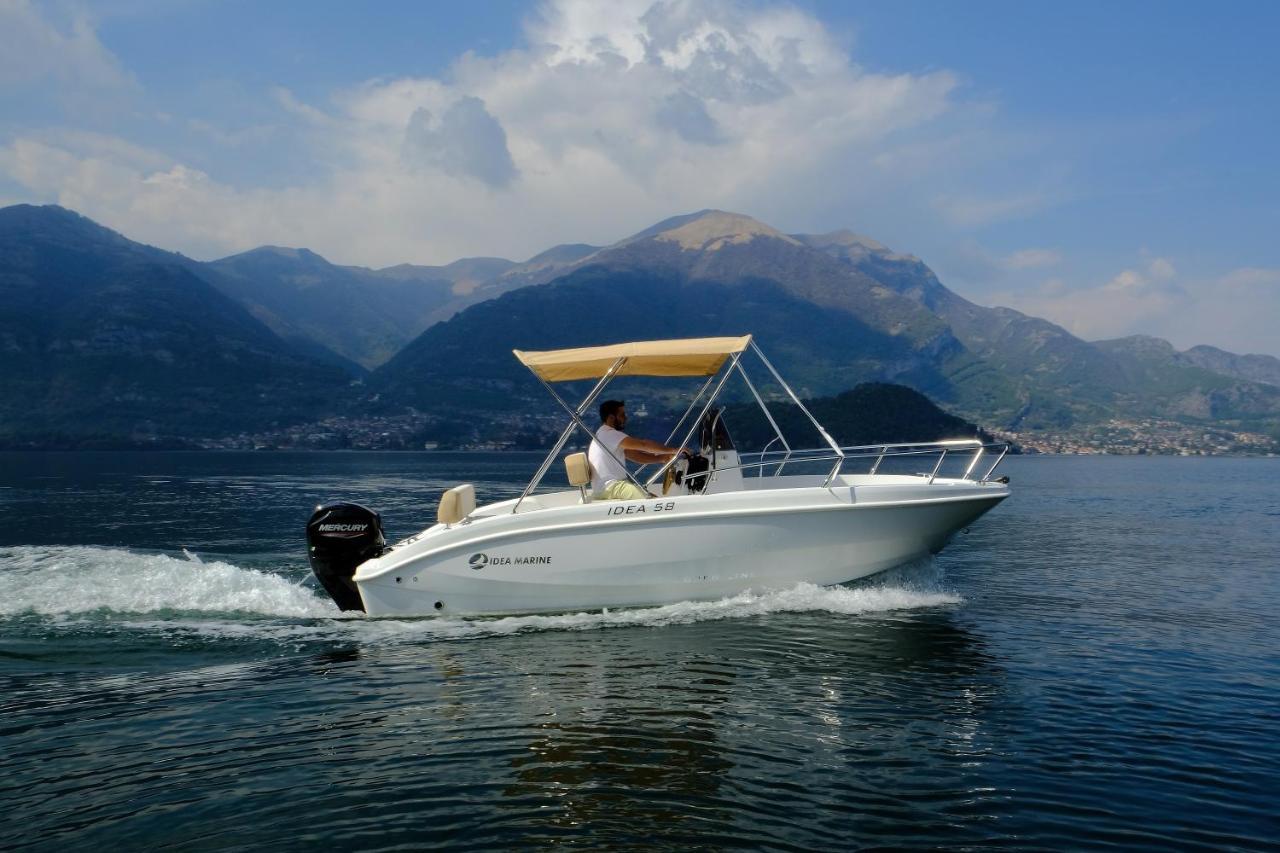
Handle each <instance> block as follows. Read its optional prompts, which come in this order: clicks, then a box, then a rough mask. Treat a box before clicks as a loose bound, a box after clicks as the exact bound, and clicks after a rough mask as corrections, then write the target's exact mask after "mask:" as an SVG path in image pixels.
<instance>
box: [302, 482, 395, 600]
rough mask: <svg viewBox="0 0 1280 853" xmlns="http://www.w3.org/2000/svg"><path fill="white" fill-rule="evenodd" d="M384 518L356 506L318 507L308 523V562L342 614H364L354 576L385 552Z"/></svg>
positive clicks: (333, 505)
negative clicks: (344, 612)
mask: <svg viewBox="0 0 1280 853" xmlns="http://www.w3.org/2000/svg"><path fill="white" fill-rule="evenodd" d="M386 547H387V540H386V537H385V536H384V535H383V533H382V516H380V515H378V513H376V512H374V511H373V510H371V509H369V508H367V507H363V506H360V504H353V503H334V504H326V505H324V506H319V507H316V511H315V512H314V513H312V514H311V519H310V520H309V521H308V522H307V559H308V560H309V561H310V563H311V571H312V572H314V573H315V576H316V579H317V580H319V581H320V585H321V586H323V587H324V589H325V592H327V593H329V596H330V597H331V598H333V600H334V601H335V602H337V604H338V607H339V608H340V609H342V610H364V602H363V601H361V600H360V591H359V590H358V589H357V588H356V584H355V581H353V580H352V576H353V575H355V573H356V568H357V567H358V566H359V565H360V564H361V563H363V562H365V561H366V560H372V559H373V558H374V557H377V556H378V555H379V554H381V553H382V552H383V551H385V550H386Z"/></svg>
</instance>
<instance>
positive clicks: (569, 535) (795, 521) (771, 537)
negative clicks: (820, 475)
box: [355, 483, 1008, 616]
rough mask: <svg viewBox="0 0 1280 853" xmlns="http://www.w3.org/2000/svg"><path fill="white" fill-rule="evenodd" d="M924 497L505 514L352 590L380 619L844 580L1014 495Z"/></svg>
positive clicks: (690, 501) (746, 497) (370, 572)
mask: <svg viewBox="0 0 1280 853" xmlns="http://www.w3.org/2000/svg"><path fill="white" fill-rule="evenodd" d="M916 488H917V490H923V491H919V496H918V497H917V496H915V495H913V494H908V493H903V490H901V489H899V490H898V492H899V493H900V494H898V495H897V496H896V498H895V496H894V495H893V494H892V493H886V494H883V495H878V496H877V495H876V494H874V492H875V490H874V489H872V490H867V489H861V490H858V489H853V488H845V489H835V490H832V489H825V488H822V489H802V490H796V491H794V492H792V493H790V494H787V495H786V496H785V497H786V500H785V501H781V502H780V501H779V500H778V496H777V495H776V494H772V495H771V494H763V493H755V494H753V493H750V492H747V493H741V494H736V495H724V496H694V497H681V498H675V499H652V500H648V501H636V502H626V503H615V502H609V503H603V502H601V503H593V504H587V505H584V506H576V507H566V508H563V509H550V510H540V511H539V512H538V513H537V516H538V517H537V519H536V522H535V523H530V522H529V521H528V519H527V517H522V516H519V515H514V514H503V513H502V512H495V513H494V514H492V515H491V516H489V517H487V518H482V519H480V520H478V521H477V522H476V523H474V524H471V525H464V526H459V527H455V528H452V529H446V530H439V529H437V528H433V529H432V530H429V531H426V533H424V534H423V535H422V536H421V537H420V538H419V539H418V541H414V542H410V543H408V544H406V545H404V546H402V547H398V548H396V549H395V550H393V551H392V552H390V553H389V554H387V555H386V556H384V557H381V558H379V559H378V560H374V561H370V562H369V563H366V564H364V565H362V566H361V567H360V569H359V570H358V571H357V573H356V576H355V582H356V585H357V587H358V589H359V592H360V596H361V598H362V600H363V602H364V606H365V611H366V612H367V613H368V614H369V615H371V616H418V615H431V614H502V613H538V612H565V611H574V610H592V609H600V608H604V607H609V608H613V607H629V606H640V605H660V604H669V603H674V602H678V601H689V600H715V599H719V598H723V597H726V596H731V595H735V594H738V593H741V592H744V591H746V590H757V591H763V590H770V589H785V588H789V587H792V586H794V585H795V584H797V583H801V582H808V583H814V584H820V585H829V584H837V583H843V582H845V581H851V580H855V579H858V578H862V577H866V576H868V575H871V574H875V573H876V572H880V571H884V570H886V569H889V568H892V567H894V566H898V565H902V564H903V563H907V562H910V561H912V560H915V559H918V558H920V557H923V556H926V555H928V554H931V553H935V552H937V551H938V550H940V549H941V548H942V547H943V546H944V545H945V544H946V542H947V541H948V540H949V539H950V538H951V536H952V535H953V534H954V533H955V532H956V531H958V530H960V529H962V528H964V527H965V526H966V525H968V524H970V523H972V522H973V521H974V520H975V519H977V518H978V517H979V516H981V515H982V514H983V513H985V512H986V511H987V510H989V509H990V508H991V507H993V506H995V505H996V504H998V503H999V502H1000V501H1001V500H1003V499H1004V498H1005V497H1006V496H1007V495H1008V491H1007V489H1005V488H1004V487H1003V486H999V485H997V484H973V483H968V484H966V486H965V487H963V488H959V489H951V490H950V491H948V490H945V489H944V490H938V489H935V487H933V486H928V487H923V486H921V487H916ZM930 489H932V490H933V492H930V491H927V490H930ZM938 492H940V494H938ZM877 497H878V498H880V499H877ZM904 498H905V499H904Z"/></svg>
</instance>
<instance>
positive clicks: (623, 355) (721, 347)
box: [511, 335, 845, 513]
mask: <svg viewBox="0 0 1280 853" xmlns="http://www.w3.org/2000/svg"><path fill="white" fill-rule="evenodd" d="M748 349H750V350H751V351H752V352H754V353H755V354H756V356H757V357H759V359H760V362H761V363H762V364H763V365H764V367H765V369H766V370H768V372H769V374H770V375H771V376H772V377H773V379H774V380H775V381H776V382H777V383H778V385H779V386H781V387H782V389H783V390H784V391H785V392H786V394H787V396H788V397H789V398H790V399H791V401H792V402H793V403H795V404H796V406H797V407H798V408H799V409H800V411H801V412H803V413H804V415H805V417H807V418H808V419H809V422H810V423H812V424H813V426H814V428H815V429H817V430H818V434H819V435H821V436H822V438H823V440H824V441H825V442H826V443H827V445H828V446H829V447H830V448H831V450H832V452H833V454H834V459H835V466H834V467H833V468H832V470H831V473H830V474H829V475H828V477H827V484H829V483H830V482H831V480H832V479H834V477H835V476H836V474H837V473H838V472H839V470H840V466H841V465H842V464H843V462H844V455H845V454H844V451H843V450H842V449H841V448H840V446H839V445H838V444H836V442H835V441H834V440H833V439H832V438H831V436H830V435H829V434H828V433H827V431H826V429H824V428H823V426H822V424H820V423H818V421H817V419H815V418H814V417H813V415H812V414H811V413H810V412H809V410H808V409H807V408H805V405H804V403H802V402H800V398H799V397H797V396H796V393H795V392H794V391H792V390H791V386H790V385H788V384H787V383H786V380H784V379H783V378H782V377H781V376H780V375H779V374H778V371H777V370H775V369H774V367H773V365H772V364H771V363H770V362H769V360H768V359H767V358H765V356H764V353H762V352H761V351H760V348H759V347H757V346H756V344H755V342H754V341H753V340H752V339H751V336H750V335H743V336H741V337H730V338H684V339H678V340H669V341H636V342H632V343H625V344H612V345H609V346H601V347H581V348H577V349H565V350H549V351H544V352H524V351H521V350H512V352H513V353H514V354H515V357H516V358H517V359H519V360H520V362H521V364H523V365H525V366H526V367H528V368H529V370H531V371H532V372H533V375H534V376H536V377H538V381H540V382H541V383H542V385H543V387H544V388H546V389H547V393H549V394H550V395H551V397H552V398H553V399H554V400H555V401H556V402H557V403H558V404H559V405H560V407H561V408H563V409H564V410H565V411H566V412H567V413H568V414H569V423H568V424H567V425H566V426H565V428H564V431H563V432H561V433H560V438H559V439H558V440H557V441H556V443H555V445H554V446H553V447H552V448H551V452H550V453H548V454H547V458H546V459H545V460H543V462H542V465H541V467H539V468H538V472H537V473H536V474H534V476H533V479H532V480H530V481H529V485H528V486H527V487H525V490H524V492H523V493H522V494H521V495H520V498H519V500H517V501H516V502H515V505H514V506H512V508H511V511H512V512H513V513H514V512H516V511H517V510H519V508H520V504H521V503H522V502H523V501H524V499H525V498H527V497H528V496H529V495H530V494H532V492H533V490H534V489H536V488H537V487H538V485H539V484H540V483H541V482H542V478H543V477H544V476H546V473H547V471H548V470H549V469H550V468H551V465H552V464H553V463H554V462H555V459H556V457H557V456H559V455H560V451H561V450H563V449H564V446H565V443H566V442H568V440H569V437H570V436H571V435H573V431H574V430H575V429H581V430H582V431H583V432H584V433H586V435H587V437H588V438H594V437H595V431H594V430H592V429H591V428H590V427H589V426H587V425H586V423H584V422H583V420H582V416H583V414H584V413H585V412H586V411H587V410H588V409H589V408H590V407H591V405H592V404H593V403H594V402H595V401H596V400H597V399H599V397H600V394H601V393H603V391H604V389H605V388H606V387H608V385H609V383H610V382H612V381H613V380H614V379H616V378H617V377H619V376H706V377H707V381H706V382H704V383H703V385H702V387H701V388H700V389H699V390H698V393H697V394H696V395H695V396H694V398H693V400H692V401H691V402H690V403H689V408H688V409H686V410H685V413H684V415H682V416H681V418H680V420H679V422H678V423H677V424H676V429H675V430H674V431H673V432H672V434H671V437H669V438H668V439H667V442H668V443H670V441H671V439H672V438H674V437H675V435H676V433H677V432H678V431H679V430H680V427H681V426H683V425H684V423H685V421H686V420H687V419H688V417H689V414H690V413H691V412H692V411H693V410H694V409H695V408H696V407H697V405H698V403H699V402H701V401H702V399H703V397H704V396H706V402H705V404H703V407H702V412H701V413H700V414H699V415H698V417H696V418H694V419H693V422H692V425H691V426H690V428H689V430H688V432H687V433H686V434H685V436H684V438H683V440H682V441H681V442H680V445H679V446H680V447H681V448H682V449H683V448H685V447H687V446H688V444H689V441H690V440H692V438H693V434H694V432H695V431H696V430H697V428H698V424H699V423H701V421H702V418H703V416H704V415H705V414H706V413H707V412H708V411H709V410H710V409H711V406H712V405H713V404H714V403H715V401H716V400H717V399H718V398H719V396H720V392H721V391H722V390H723V389H724V386H725V382H726V381H727V380H728V379H729V377H730V376H731V375H732V374H733V373H734V372H735V371H736V372H738V373H739V374H740V375H741V376H742V378H743V379H744V380H745V381H746V383H747V387H748V388H749V389H750V390H751V394H752V396H753V397H755V400H756V402H757V403H758V404H759V406H760V408H761V410H762V411H763V412H764V415H765V417H766V418H767V419H768V420H769V424H770V425H771V426H772V427H773V429H774V432H775V433H777V436H778V440H780V441H781V442H782V445H783V447H784V448H786V452H787V453H788V455H789V454H790V451H791V448H790V445H788V444H787V442H786V439H785V438H784V437H783V435H782V431H781V430H780V429H779V428H778V424H777V422H776V421H774V419H773V415H772V414H770V412H769V408H768V407H767V406H766V405H765V403H764V400H763V399H761V397H760V395H759V394H758V393H757V392H756V388H755V386H754V385H753V384H752V383H751V379H750V378H749V377H748V376H747V373H746V371H745V370H744V369H743V367H742V356H743V353H744V352H746V351H747V350H748ZM726 365H727V367H726ZM717 377H719V379H718V381H717ZM582 379H595V380H597V381H596V384H595V387H594V388H592V389H591V392H590V393H589V394H587V396H586V397H585V398H584V399H583V401H582V402H581V403H580V404H578V406H577V407H571V406H570V405H569V404H568V403H566V402H565V401H564V399H563V398H562V397H561V396H560V395H559V394H558V393H556V390H555V389H554V388H552V387H551V384H550V383H552V382H568V381H573V380H582ZM713 383H714V385H715V388H714V390H712V391H711V393H710V395H709V396H707V391H708V389H709V388H711V386H712V384H713ZM604 449H605V451H606V452H608V453H609V455H610V456H612V457H613V458H614V459H615V460H616V461H617V462H618V463H619V464H621V465H622V467H623V469H625V468H626V464H625V462H624V460H622V459H618V457H617V454H615V453H613V451H611V450H609V449H608V448H604ZM784 461H785V460H784ZM674 463H675V459H674V458H673V459H671V460H670V461H668V462H667V463H665V464H664V465H663V466H662V467H661V468H659V469H658V471H657V473H655V474H654V475H653V476H652V477H650V478H649V480H648V481H647V482H648V483H653V482H656V481H657V480H658V479H659V478H660V477H662V476H664V475H665V474H666V471H667V469H668V468H670V467H671V466H672V465H673V464H674ZM627 479H629V480H631V482H633V483H635V484H636V485H637V486H640V487H641V488H644V487H645V484H642V483H640V482H639V481H638V480H637V479H636V478H635V476H634V475H633V474H632V473H631V472H629V471H628V472H627Z"/></svg>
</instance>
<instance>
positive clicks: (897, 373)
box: [0, 205, 1280, 449]
mask: <svg viewBox="0 0 1280 853" xmlns="http://www.w3.org/2000/svg"><path fill="white" fill-rule="evenodd" d="M0 294H3V295H4V297H5V303H4V304H5V307H4V309H3V310H2V311H0V347H3V349H4V351H5V353H6V354H7V355H8V356H9V360H8V364H9V366H10V370H9V371H7V374H6V377H5V379H3V380H2V381H3V385H4V387H3V390H4V391H5V392H7V393H5V394H4V398H3V399H4V400H5V402H4V403H3V404H0V440H4V441H5V442H6V443H9V444H14V443H18V444H21V443H24V442H25V443H28V444H31V443H36V444H38V443H40V439H41V437H42V436H45V437H50V436H62V437H67V438H68V440H71V441H72V442H73V443H74V439H75V437H76V436H80V437H85V438H86V439H87V438H91V437H98V438H101V439H103V440H106V439H108V438H110V437H115V438H123V437H134V438H137V437H138V436H144V437H154V438H156V439H157V440H160V439H164V438H167V439H171V440H179V439H185V440H194V439H203V438H209V437H215V436H227V435H231V434H238V433H252V432H255V431H257V432H261V431H264V430H265V431H270V430H271V429H274V428H280V427H281V426H284V425H288V424H297V423H307V422H314V421H319V420H321V419H323V418H325V417H346V418H356V419H358V418H360V417H365V416H370V417H373V416H376V417H388V416H395V415H396V414H397V413H402V412H428V413H431V415H432V417H438V418H447V419H450V422H451V423H466V422H471V423H476V424H493V425H497V426H495V427H494V429H490V430H488V431H487V432H486V430H484V429H481V430H480V431H479V432H478V433H477V434H479V435H485V434H500V432H501V426H500V425H501V424H502V422H503V421H504V419H507V418H509V417H510V416H511V415H513V414H518V415H520V416H521V417H526V416H527V417H533V416H534V415H535V414H536V413H542V414H546V413H547V412H548V405H547V403H548V401H547V400H546V397H545V393H544V392H543V391H542V389H541V388H540V387H539V386H538V385H537V383H536V382H535V381H533V380H532V378H531V377H530V376H529V375H528V373H527V372H526V371H525V370H524V369H523V368H522V367H521V366H520V365H519V364H518V363H517V362H516V361H515V360H514V359H513V358H512V356H511V350H512V349H513V348H515V349H535V350H536V349H546V348H553V347H560V346H582V345H587V344H600V343H610V342H614V341H619V340H632V339H646V338H669V337H685V336H701V335H719V334H742V333H744V332H751V333H753V334H755V335H756V338H757V339H758V340H759V341H760V342H761V346H762V348H763V349H764V351H765V352H766V353H767V354H768V355H769V356H770V358H771V360H772V361H773V362H774V363H775V364H776V365H777V367H778V368H779V370H780V372H782V374H783V375H784V376H787V377H788V379H789V380H790V381H792V383H793V384H794V385H795V386H797V390H798V391H800V392H801V393H802V395H804V396H808V397H816V396H824V395H825V396H833V395H836V394H839V393H840V392H843V391H846V390H848V389H850V388H852V387H854V386H855V385H858V384H860V383H864V382H893V383H898V384H902V385H907V386H910V387H912V388H915V389H917V390H919V391H920V392H922V393H924V394H926V395H928V396H929V397H931V398H932V399H934V400H936V401H938V402H939V403H941V404H942V405H944V406H945V407H946V408H948V409H949V410H951V411H954V412H956V413H957V414H960V415H962V416H964V417H966V418H968V419H970V420H973V421H976V422H978V423H981V424H982V425H984V426H986V427H988V428H992V429H996V430H1001V431H1005V432H1008V433H1015V434H1017V435H1018V436H1020V437H1022V438H1023V439H1024V440H1029V441H1034V440H1035V439H1036V437H1037V436H1048V435H1053V436H1059V437H1061V436H1084V435H1087V434H1088V433H1089V432H1090V431H1091V430H1095V429H1100V428H1103V427H1105V428H1107V429H1109V430H1112V431H1113V432H1114V431H1115V430H1116V429H1120V430H1121V432H1123V431H1124V430H1125V429H1129V430H1130V432H1132V433H1133V434H1134V435H1135V436H1136V435H1138V434H1139V433H1141V432H1142V431H1143V430H1149V429H1150V428H1152V424H1156V425H1160V424H1164V425H1167V426H1169V427H1170V428H1174V429H1185V430H1186V431H1187V432H1188V433H1196V432H1197V431H1203V430H1206V429H1212V430H1215V431H1217V433H1220V434H1224V435H1230V436H1233V437H1234V438H1233V440H1235V444H1236V445H1239V444H1240V443H1241V441H1243V443H1244V444H1246V445H1249V446H1251V447H1253V448H1254V449H1261V448H1265V447H1268V446H1274V444H1275V443H1276V442H1277V441H1278V440H1280V360H1277V359H1275V358H1272V357H1270V356H1259V355H1236V354H1233V353H1229V352H1225V351H1223V350H1218V349H1215V348H1212V347H1193V348H1192V349H1190V350H1187V351H1186V352H1179V351H1177V350H1176V349H1175V348H1174V347H1173V346H1171V345H1170V344H1168V343H1167V342H1165V341H1162V340H1159V339H1156V338H1146V337H1132V338H1124V339H1120V340H1115V341H1099V342H1087V341H1084V340H1081V339H1079V338H1077V337H1075V336H1073V335H1071V334H1070V333H1068V332H1067V331H1066V330H1065V329H1062V328H1061V327H1059V326H1056V325H1054V324H1053V323H1050V322H1048V321H1046V320H1042V319H1039V318H1035V317H1030V316H1027V315H1025V314H1021V313H1019V312H1017V311H1013V310H1011V309H1007V308H988V307H984V306H979V305H976V304H974V303H972V302H969V301H967V300H965V299H964V298H962V297H961V296H959V295H958V294H956V293H954V292H952V291H951V290H949V289H948V288H947V287H945V286H944V285H943V284H942V283H941V282H940V281H939V280H938V278H937V276H936V275H934V273H933V272H932V271H931V270H930V269H929V268H928V266H926V265H925V264H924V263H923V262H922V261H921V260H919V259H918V258H915V257H913V256H911V255H905V254H900V253H897V252H894V251H892V250H891V249H889V248H887V247H885V246H883V245H881V244H879V243H877V242H875V241H874V240H870V239H868V238H865V237H861V236H859V235H857V234H854V233H853V232H850V231H835V232H832V233H829V234H822V235H807V234H784V233H782V232H780V231H778V230H776V229H774V228H771V227H770V226H768V225H766V224H764V223H761V222H759V221H757V220H754V219H751V218H749V217H746V216H742V215H740V214H734V213H728V212H724V211H701V212H699V213H694V214H689V215H686V216H679V217H674V218H672V219H668V220H665V221H663V222H660V223H657V224H656V225H654V226H652V227H651V228H648V229H645V230H644V231H641V232H639V233H637V234H635V235H632V236H631V237H628V238H626V239H624V240H621V241H619V242H617V243H615V244H613V245H610V246H603V247H601V246H591V245H586V244H567V245H562V246H557V247H554V248H552V249H550V250H548V251H546V252H543V253H540V254H539V255H537V256H535V257H533V258H530V259H529V260H527V261H524V262H520V263H517V262H513V261H509V260H505V259H501V258H469V259H463V260H460V261H456V262H454V263H452V264H449V265H447V266H434V267H429V266H415V265H408V264H402V265H399V266H393V267H388V268H384V269H376V270H375V269H368V268H363V267H352V266H340V265H336V264H331V263H329V262H328V261H326V260H325V259H324V258H322V257H320V256H319V255H317V254H315V253H313V252H310V251H308V250H306V249H291V248H279V247H269V246H264V247H261V248H258V249H254V250H252V251H249V252H245V253H243V254H239V255H235V256H232V257H229V258H223V259H221V260H217V261H212V262H207V263H202V262H198V261H194V260H192V259H189V258H186V257H184V256H182V255H179V254H176V253H170V252H165V251H163V250H160V249H156V248H153V247H149V246H144V245H142V244H139V243H135V242H133V241H130V240H128V239H126V238H125V237H123V236H121V235H119V234H116V233H115V232H113V231H110V230H109V229H106V228H103V227H102V226H99V225H97V224H95V223H93V222H91V221H90V220H88V219H85V218H84V217H81V216H79V215H77V214H75V213H72V212H71V211H67V210H64V209H62V208H58V207H52V206H50V207H33V206H29V205H18V206H14V207H9V208H4V209H0ZM630 385H631V387H627V385H625V384H624V385H623V386H622V387H621V391H624V392H627V393H642V394H647V395H650V398H651V399H652V400H653V402H654V403H655V404H656V405H658V406H665V405H674V404H675V402H676V401H675V400H674V399H671V398H669V397H665V396H663V395H662V393H661V392H659V391H658V390H657V389H651V388H649V387H647V386H645V385H644V384H643V383H642V382H638V381H637V382H632V383H630ZM763 390H764V392H765V393H766V394H767V393H770V391H771V390H772V389H769V388H767V387H766V388H765V389H763ZM1117 424H1118V425H1119V427H1117ZM1126 425H1127V426H1126ZM494 430H496V431H497V432H496V433H495V431H494ZM1249 435H1253V436H1254V438H1241V437H1242V436H1246V437H1247V436H1249Z"/></svg>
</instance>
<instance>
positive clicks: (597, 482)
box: [587, 424, 627, 494]
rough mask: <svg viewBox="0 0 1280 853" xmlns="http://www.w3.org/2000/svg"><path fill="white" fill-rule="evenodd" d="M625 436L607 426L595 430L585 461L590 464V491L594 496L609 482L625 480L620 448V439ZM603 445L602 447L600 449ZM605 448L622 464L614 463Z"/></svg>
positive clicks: (622, 453) (622, 455)
mask: <svg viewBox="0 0 1280 853" xmlns="http://www.w3.org/2000/svg"><path fill="white" fill-rule="evenodd" d="M626 437H627V434H626V433H625V432H623V431H622V430H620V429H614V428H613V427H611V426H609V425H608V424H604V425H602V426H601V427H600V429H598V430H596V437H595V440H594V441H592V442H591V446H590V447H588V448H587V461H588V462H590V463H591V490H592V491H593V492H595V493H596V494H599V493H600V492H602V491H604V487H605V485H606V484H607V483H608V482H609V481H610V480H625V479H627V468H626V466H625V465H624V464H623V462H625V461H626V458H627V457H626V456H625V455H624V452H623V450H622V448H621V447H619V446H618V445H620V444H622V439H624V438H626ZM601 445H604V447H601ZM605 447H607V448H609V450H612V451H613V454H614V456H617V457H618V459H620V460H623V462H619V461H616V460H615V459H614V458H613V456H610V455H609V454H608V453H607V452H606V451H605V449H604V448H605Z"/></svg>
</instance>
